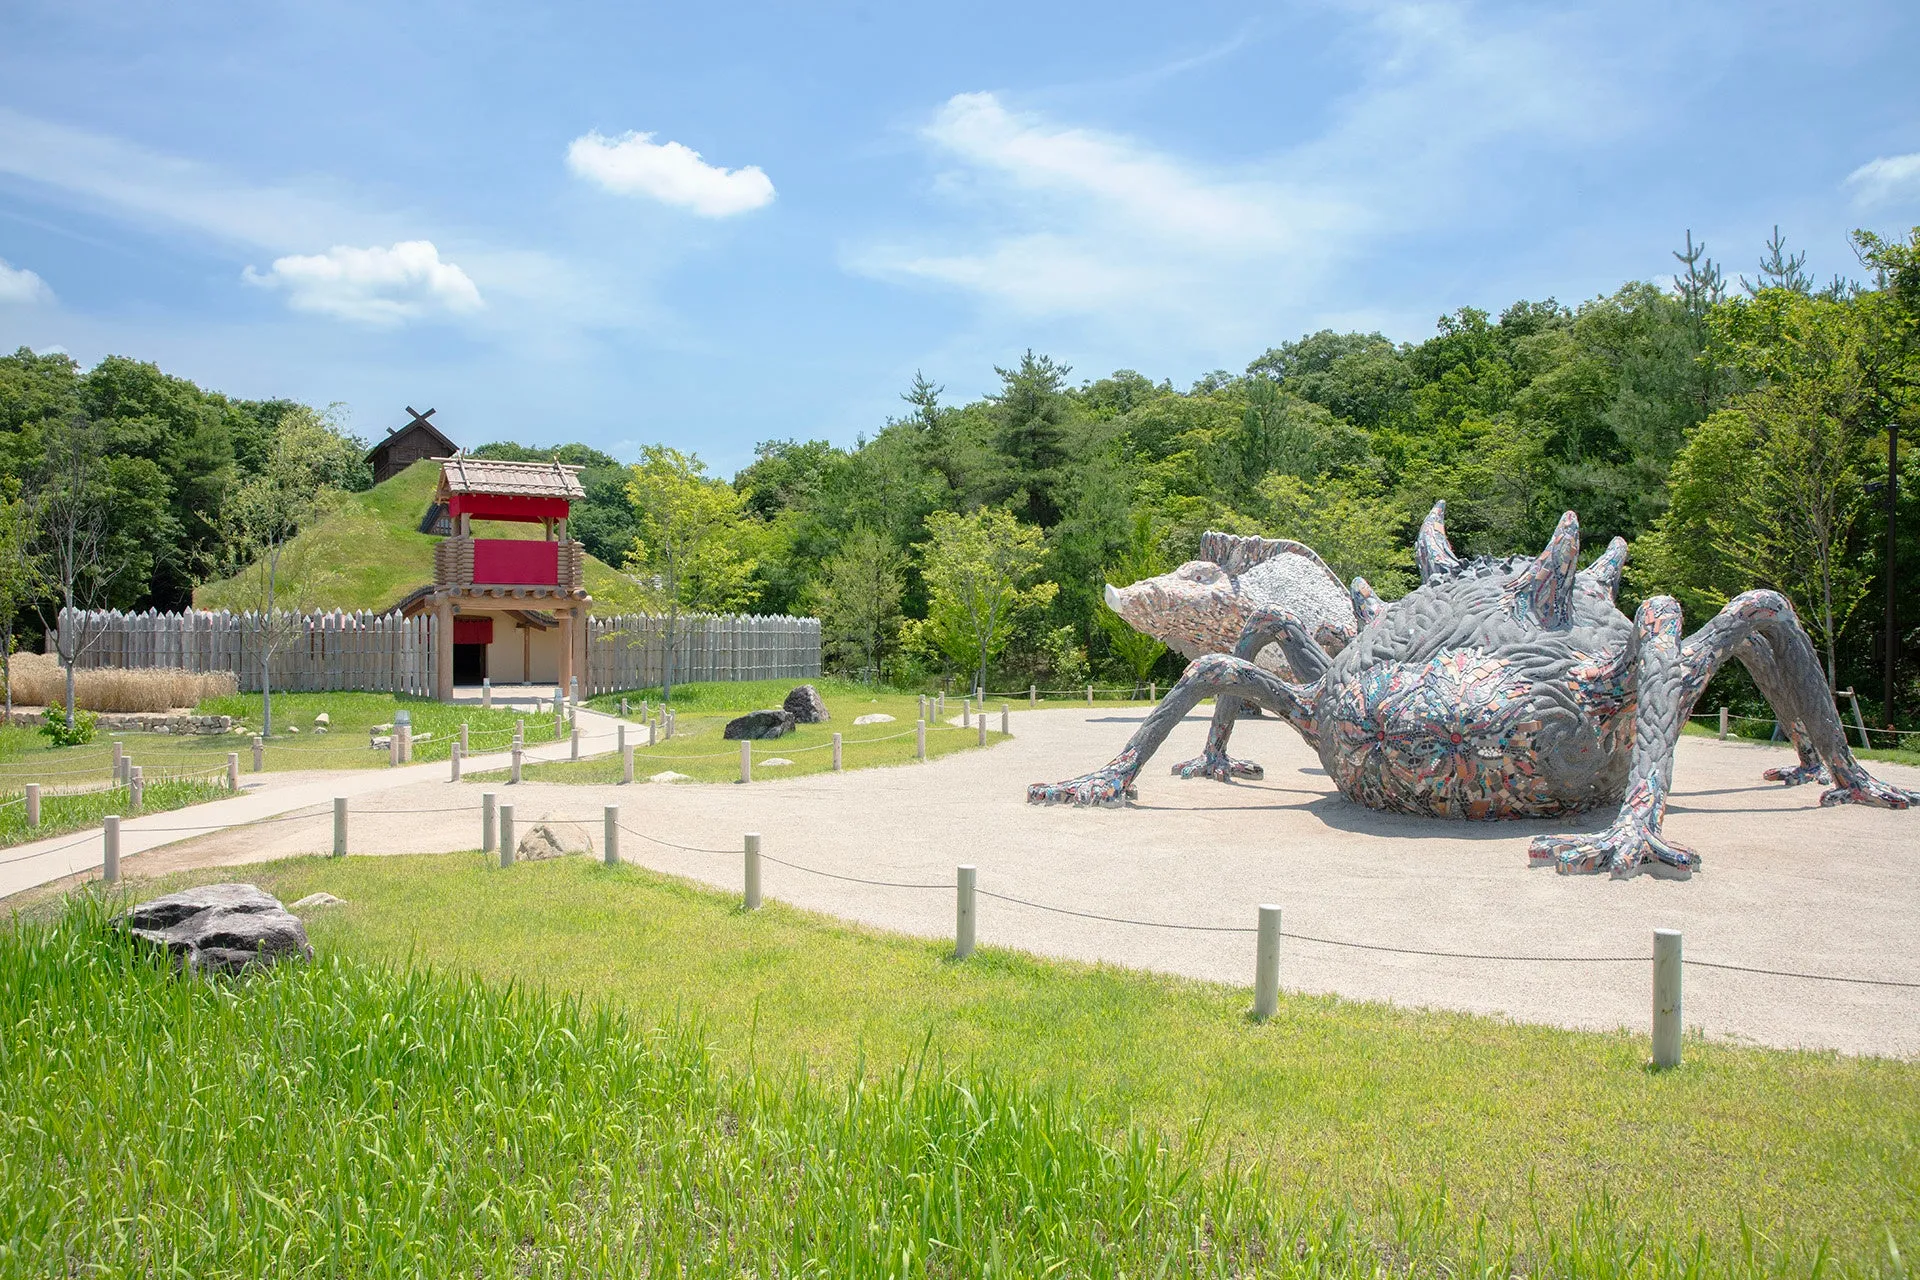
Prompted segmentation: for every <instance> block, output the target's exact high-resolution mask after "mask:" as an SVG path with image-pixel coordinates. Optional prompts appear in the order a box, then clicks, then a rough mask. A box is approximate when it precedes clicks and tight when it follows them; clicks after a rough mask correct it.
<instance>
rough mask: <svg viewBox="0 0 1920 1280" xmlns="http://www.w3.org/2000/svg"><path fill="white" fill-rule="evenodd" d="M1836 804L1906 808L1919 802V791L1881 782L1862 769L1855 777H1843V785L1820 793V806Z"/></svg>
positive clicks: (1878, 807) (1877, 807)
mask: <svg viewBox="0 0 1920 1280" xmlns="http://www.w3.org/2000/svg"><path fill="white" fill-rule="evenodd" d="M1822 781H1824V779H1822ZM1836 804H1867V805H1872V806H1873V807H1874V808H1876V809H1908V808H1911V807H1912V806H1914V805H1916V804H1920V791H1909V790H1908V789H1907V788H1905V787H1896V786H1894V785H1893V784H1891V783H1887V782H1882V781H1880V779H1878V778H1876V777H1874V776H1873V775H1872V774H1870V773H1868V772H1867V771H1866V770H1864V769H1862V770H1859V771H1858V775H1857V776H1856V777H1853V778H1850V779H1845V780H1844V785H1842V786H1838V787H1835V788H1833V789H1832V790H1831V791H1827V792H1823V793H1822V794H1821V796H1820V805H1821V807H1822V808H1827V807H1830V806H1832V805H1836Z"/></svg>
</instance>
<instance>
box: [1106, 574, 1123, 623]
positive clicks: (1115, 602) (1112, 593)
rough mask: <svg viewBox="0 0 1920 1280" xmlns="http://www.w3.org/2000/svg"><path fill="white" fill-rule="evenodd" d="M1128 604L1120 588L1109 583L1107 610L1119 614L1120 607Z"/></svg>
mask: <svg viewBox="0 0 1920 1280" xmlns="http://www.w3.org/2000/svg"><path fill="white" fill-rule="evenodd" d="M1126 602H1127V598H1126V597H1125V596H1123V595H1121V594H1120V588H1118V587H1116V586H1114V585H1113V584H1112V583H1111V582H1109V583H1108V584H1107V608H1109V609H1111V610H1113V611H1114V612H1115V613H1119V612H1120V606H1121V605H1123V604H1125V603H1126ZM1123 616H1124V615H1123Z"/></svg>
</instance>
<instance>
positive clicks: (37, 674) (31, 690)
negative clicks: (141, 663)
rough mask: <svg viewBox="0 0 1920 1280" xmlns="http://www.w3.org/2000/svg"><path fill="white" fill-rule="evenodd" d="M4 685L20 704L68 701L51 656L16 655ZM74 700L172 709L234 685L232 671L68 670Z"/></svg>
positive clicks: (91, 707) (62, 675)
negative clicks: (70, 676)
mask: <svg viewBox="0 0 1920 1280" xmlns="http://www.w3.org/2000/svg"><path fill="white" fill-rule="evenodd" d="M8 683H9V685H10V686H11V688H12V690H13V701H14V703H15V704H16V705H19V706H28V707H52V706H62V707H64V706H65V705H67V676H66V672H65V671H64V670H63V669H62V668H61V666H60V660H59V659H58V658H56V657H54V656H53V655H51V654H40V653H16V654H14V655H13V658H12V660H11V661H10V662H9V663H8ZM73 684H74V687H73V702H74V705H75V706H76V707H79V708H81V709H83V710H86V711H173V710H177V709H181V708H185V707H193V706H198V705H199V704H200V703H201V702H202V701H203V700H205V699H207V698H218V697H223V696H225V695H228V694H231V693H233V691H234V690H235V689H237V688H238V687H239V684H238V682H237V681H236V679H235V678H234V675H233V673H232V672H231V671H206V672H192V671H176V670H174V669H172V668H170V667H127V668H117V667H99V668H94V669H88V670H81V671H76V672H74V673H73Z"/></svg>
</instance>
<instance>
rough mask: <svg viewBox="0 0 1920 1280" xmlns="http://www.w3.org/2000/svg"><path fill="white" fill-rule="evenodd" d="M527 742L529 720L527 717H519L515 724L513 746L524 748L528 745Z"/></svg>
mask: <svg viewBox="0 0 1920 1280" xmlns="http://www.w3.org/2000/svg"><path fill="white" fill-rule="evenodd" d="M526 740H527V720H526V717H525V716H518V717H516V718H515V719H514V722H513V745H514V746H516V747H518V746H522V745H524V744H525V743H526Z"/></svg>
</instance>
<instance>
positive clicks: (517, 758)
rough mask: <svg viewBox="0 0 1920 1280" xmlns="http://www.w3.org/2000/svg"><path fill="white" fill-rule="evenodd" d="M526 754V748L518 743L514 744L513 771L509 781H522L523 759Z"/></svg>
mask: <svg viewBox="0 0 1920 1280" xmlns="http://www.w3.org/2000/svg"><path fill="white" fill-rule="evenodd" d="M525 754H526V748H524V747H522V746H521V745H520V744H519V743H517V742H516V743H514V744H513V770H512V777H511V778H509V779H508V780H509V781H511V782H518V781H520V764H521V758H522V757H523V756H524V755H525Z"/></svg>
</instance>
